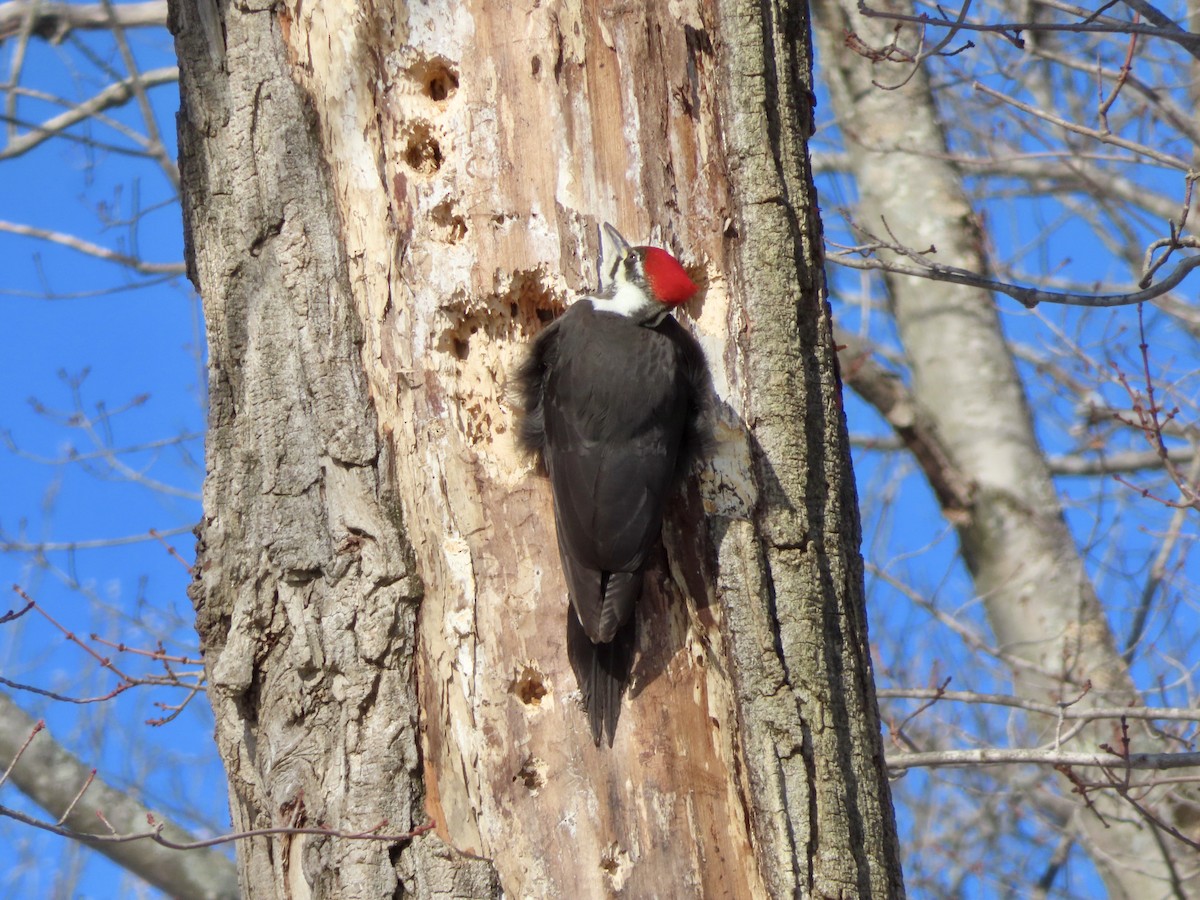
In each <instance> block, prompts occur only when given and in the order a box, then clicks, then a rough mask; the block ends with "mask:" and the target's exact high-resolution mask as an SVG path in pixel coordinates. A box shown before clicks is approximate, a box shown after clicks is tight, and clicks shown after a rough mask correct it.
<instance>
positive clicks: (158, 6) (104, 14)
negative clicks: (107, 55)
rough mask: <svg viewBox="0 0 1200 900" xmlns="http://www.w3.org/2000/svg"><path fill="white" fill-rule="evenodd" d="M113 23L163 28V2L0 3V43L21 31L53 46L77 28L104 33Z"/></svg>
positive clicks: (24, 0) (21, 0)
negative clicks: (109, 5)
mask: <svg viewBox="0 0 1200 900" xmlns="http://www.w3.org/2000/svg"><path fill="white" fill-rule="evenodd" d="M114 22H116V24H118V25H119V26H120V27H121V28H165V27H166V24H167V0H150V2H147V3H121V4H118V5H114V6H113V7H112V8H111V10H110V9H106V8H105V4H103V3H52V2H41V0H13V2H11V3H0V41H2V40H4V39H5V38H9V37H12V36H13V35H16V34H21V33H22V32H25V33H27V34H32V35H36V36H37V37H40V38H44V39H45V40H48V41H50V42H51V43H54V44H57V43H59V42H60V41H62V39H63V38H65V37H66V36H67V35H68V34H70V33H71V32H72V31H75V30H77V29H78V30H87V31H107V30H108V29H110V28H112V26H113V23H114Z"/></svg>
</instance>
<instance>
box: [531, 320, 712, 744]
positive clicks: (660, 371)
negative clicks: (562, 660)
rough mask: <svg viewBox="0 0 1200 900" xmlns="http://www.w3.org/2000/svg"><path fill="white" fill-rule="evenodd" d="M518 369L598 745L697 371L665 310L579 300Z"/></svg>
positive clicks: (698, 394) (616, 703) (681, 444)
mask: <svg viewBox="0 0 1200 900" xmlns="http://www.w3.org/2000/svg"><path fill="white" fill-rule="evenodd" d="M518 376H519V379H520V383H521V392H522V393H521V397H522V420H521V426H520V431H519V437H520V440H521V442H522V444H523V445H524V446H525V447H526V449H528V450H530V451H533V452H536V453H540V455H541V457H542V459H543V460H544V462H545V466H546V470H547V472H548V474H549V476H550V482H551V487H552V490H553V494H554V512H555V522H556V527H557V533H558V546H559V555H560V557H561V559H562V565H563V572H564V575H565V576H566V580H567V585H568V587H569V590H570V599H571V607H572V612H570V613H568V619H569V621H568V628H567V649H568V655H569V657H570V660H571V665H572V668H573V669H574V670H575V673H576V677H577V678H578V680H579V686H580V690H581V691H582V693H583V695H584V702H585V705H586V707H587V709H588V716H589V721H590V723H591V727H592V734H593V736H594V738H595V740H596V743H597V744H599V742H600V740H601V735H602V733H603V732H604V731H605V730H607V732H608V740H609V743H610V744H611V743H612V738H613V733H614V731H615V728H616V721H617V715H618V713H619V711H620V701H621V694H622V692H623V690H624V686H625V683H626V681H627V680H628V678H629V672H630V667H631V665H632V660H633V648H634V644H635V632H634V621H633V609H634V604H635V603H636V602H637V599H638V597H639V596H640V595H641V590H642V572H643V569H644V567H645V563H646V558H647V556H648V554H649V553H650V551H651V550H652V549H653V548H654V546H655V543H656V542H657V540H658V536H659V532H660V530H661V526H662V515H663V506H664V504H665V501H666V498H667V495H668V493H669V492H670V490H671V489H672V487H673V485H674V483H675V481H676V479H677V476H678V475H679V474H680V473H681V472H682V471H683V469H684V468H685V464H686V461H687V460H688V459H690V455H691V453H692V452H693V451H692V450H690V449H689V447H690V445H694V444H697V443H698V442H697V441H696V440H695V434H694V433H695V432H696V428H695V426H694V424H693V421H694V420H695V419H696V417H697V412H698V410H699V409H700V405H701V403H702V402H703V397H704V396H706V394H702V391H703V392H706V391H707V368H706V367H705V365H704V358H703V353H702V352H701V351H700V349H699V347H698V346H697V345H696V344H695V341H694V340H692V338H691V337H690V336H689V335H687V333H686V332H685V331H684V330H683V329H682V328H681V327H680V326H679V324H678V323H677V322H675V321H674V320H673V319H671V318H670V317H667V318H665V319H664V320H663V321H662V322H661V323H660V324H659V325H658V326H655V327H654V328H649V327H646V326H643V325H639V324H637V323H636V322H634V321H632V320H630V319H629V318H627V317H625V316H620V315H615V314H612V313H605V312H598V311H596V310H595V309H594V308H593V307H592V305H591V302H590V301H588V300H581V301H580V302H578V303H576V304H575V305H574V306H572V307H571V308H570V309H569V310H568V311H567V312H566V313H565V314H564V315H563V316H562V317H560V318H559V319H558V321H556V322H555V323H554V324H553V325H551V326H550V327H549V328H547V329H546V331H544V332H543V333H542V334H541V335H540V336H539V338H538V339H537V341H536V342H535V343H534V346H533V349H532V351H531V354H530V357H529V359H528V360H527V361H526V363H525V364H524V365H523V366H522V368H521V370H520V371H519V372H518Z"/></svg>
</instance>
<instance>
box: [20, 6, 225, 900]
mask: <svg viewBox="0 0 1200 900" xmlns="http://www.w3.org/2000/svg"><path fill="white" fill-rule="evenodd" d="M129 37H130V41H131V44H132V46H133V47H134V50H135V53H136V54H137V57H138V59H139V62H140V64H141V65H142V66H144V67H146V68H151V67H156V66H161V65H171V64H173V62H174V57H173V52H172V46H171V39H170V36H169V35H168V34H167V33H166V32H165V30H154V31H138V32H130V34H129ZM78 39H79V40H80V41H81V42H82V43H83V44H84V45H86V47H87V49H90V50H91V51H93V52H94V53H95V54H96V56H97V58H98V59H99V60H100V61H101V62H102V63H105V64H108V65H111V66H112V67H114V68H116V69H118V70H119V69H120V68H121V62H120V58H119V56H118V55H117V53H116V51H115V49H114V48H113V47H112V43H111V41H110V40H107V39H104V38H102V37H100V36H96V35H91V36H87V35H84V36H80V37H79V38H78ZM11 49H12V43H11V42H10V43H8V44H6V45H5V46H4V48H3V50H2V52H0V62H2V64H3V66H4V69H5V71H6V72H7V71H8V65H9V61H10V59H11V56H10V54H11ZM109 82H110V79H109V77H108V75H107V74H106V73H104V72H103V71H102V69H101V68H100V67H98V66H96V65H92V64H90V63H89V62H88V61H87V60H86V58H85V56H84V54H82V53H81V52H80V47H79V46H71V45H69V44H68V45H63V46H61V47H57V48H55V47H50V46H48V45H46V44H45V43H43V42H37V41H35V42H32V43H31V44H30V45H29V57H28V59H27V61H26V66H25V74H24V78H23V83H25V84H26V85H35V86H37V87H38V88H40V89H42V90H46V91H52V92H54V93H55V94H57V95H59V96H61V97H64V98H67V99H82V98H85V97H87V96H90V95H91V94H93V93H94V92H96V91H97V90H99V89H100V88H102V87H104V86H105V85H107V84H108V83H109ZM152 98H153V102H154V105H155V108H156V110H157V114H158V123H159V127H160V129H161V130H162V133H163V136H164V138H165V139H166V140H168V141H169V142H170V148H169V149H170V154H171V156H172V158H173V157H174V154H175V150H174V111H175V108H176V107H177V106H178V90H177V87H176V86H175V85H174V84H171V85H166V86H164V87H161V88H157V89H155V90H154V91H153V93H152ZM53 111H58V109H57V108H55V107H54V106H53V105H52V104H45V103H39V102H36V101H22V103H21V105H20V106H19V107H18V117H19V118H21V119H24V120H27V121H28V120H39V119H41V118H44V117H45V116H46V115H47V114H48V113H52V112H53ZM109 115H110V116H112V117H113V118H115V119H117V120H119V121H121V122H123V123H125V124H127V125H129V126H131V127H134V128H138V129H142V128H144V126H142V125H141V124H140V120H139V117H138V113H137V109H136V107H135V106H132V105H131V106H130V107H126V108H124V109H121V110H114V111H110V112H109ZM86 133H87V134H88V135H89V136H91V137H94V138H95V139H97V140H99V141H102V142H106V143H111V144H115V145H118V146H129V141H128V140H127V139H124V138H122V137H121V136H120V135H119V134H118V133H117V132H116V131H114V130H113V129H111V128H105V127H103V126H93V127H92V128H91V129H90V130H89V131H88V132H86ZM77 134H80V135H83V134H85V132H84V131H82V130H80V131H78V132H77ZM0 173H2V179H3V181H2V183H3V185H4V187H3V189H2V190H0V219H3V220H5V221H9V222H18V223H23V224H26V225H32V226H35V227H39V228H46V229H51V230H58V231H65V232H70V233H71V234H73V235H75V236H77V237H80V238H83V239H85V240H88V241H92V242H94V243H97V244H100V245H103V246H106V247H110V248H113V249H116V250H118V251H120V252H131V251H132V250H134V249H136V251H137V252H138V253H139V254H140V255H141V257H142V258H144V259H146V260H150V261H155V262H179V261H181V260H182V255H183V246H182V231H181V222H180V213H179V208H178V205H177V204H175V203H172V202H170V201H171V200H172V198H173V197H174V191H173V189H172V187H171V185H170V183H169V181H168V180H167V179H166V178H165V177H164V176H163V174H162V173H161V172H160V171H159V170H158V169H156V167H155V166H154V165H153V164H152V163H149V162H147V160H145V159H144V158H139V157H133V156H128V155H125V154H122V153H117V152H113V151H112V150H98V149H94V148H88V147H86V146H84V145H82V144H81V143H78V142H67V141H62V140H57V141H49V142H47V143H44V144H42V145H41V146H40V147H38V148H37V149H35V150H34V151H33V152H31V153H29V154H28V155H26V156H22V157H18V158H14V159H9V160H5V161H3V163H2V164H0ZM154 207H158V208H157V209H154ZM146 210H149V212H145V213H144V214H143V215H141V216H136V215H135V213H136V212H138V211H146ZM135 219H136V224H134V223H133V222H132V220H135ZM0 260H3V265H2V267H0V272H2V274H0V290H2V291H3V294H0V384H3V385H4V386H5V390H4V391H2V392H0V438H3V441H4V443H3V445H2V446H0V532H2V535H3V539H4V540H7V541H14V540H18V541H28V542H52V543H58V544H69V543H71V542H75V541H95V540H97V539H108V538H124V537H131V536H137V535H145V534H146V533H147V531H148V530H149V529H151V528H153V529H157V530H159V531H161V532H164V533H170V532H179V531H180V530H182V532H183V533H176V534H175V536H173V537H172V538H170V543H171V544H172V545H173V546H175V547H176V548H178V550H179V551H180V552H181V553H182V554H183V556H184V557H185V558H187V559H189V560H190V558H191V557H192V545H193V539H192V537H191V535H190V533H188V532H189V530H190V528H191V527H192V526H193V525H194V524H195V523H196V522H197V521H198V520H199V517H200V504H199V492H200V487H201V479H202V476H203V443H202V437H201V435H202V432H203V427H204V409H203V399H204V394H205V390H206V389H205V385H204V369H203V361H202V347H203V329H202V323H201V316H200V308H199V302H198V300H197V299H196V297H195V296H194V295H193V293H192V290H191V286H190V285H189V284H188V283H187V281H186V279H184V278H183V277H181V276H177V277H174V278H171V279H168V280H163V279H161V278H154V279H137V278H135V277H133V276H130V275H129V274H128V272H126V271H125V270H124V269H122V268H120V267H118V266H115V265H112V264H109V263H106V262H100V261H97V260H95V259H92V258H91V257H89V256H87V255H84V254H80V253H77V252H75V251H72V250H69V249H66V248H62V247H56V246H54V245H52V244H48V243H47V242H45V241H41V240H36V239H33V238H28V237H21V236H15V235H11V234H4V233H0ZM146 282H156V283H151V284H149V286H142V285H144V284H145V283H146ZM47 294H48V295H50V296H52V297H61V298H63V299H52V300H46V299H42V297H43V295H47ZM73 294H91V295H96V296H86V297H79V298H71V295H73ZM85 422H87V423H90V424H89V427H83V424H84V423H85ZM163 444H165V445H164V446H158V445H163ZM146 445H152V446H148V447H147V446H146ZM131 447H146V449H142V450H137V451H135V452H123V453H120V454H118V455H117V457H116V459H117V460H118V461H119V463H120V464H121V465H123V466H126V467H128V469H129V471H128V472H119V471H117V470H115V469H114V467H113V466H112V465H110V464H109V463H108V462H106V460H105V455H104V453H103V452H102V451H104V450H105V449H108V450H112V449H113V448H131ZM189 581H190V577H189V575H188V573H187V571H186V569H185V568H184V567H183V566H182V565H181V564H180V563H179V562H178V561H177V560H175V559H173V558H171V556H170V555H169V554H168V553H167V552H166V550H165V549H164V548H163V547H162V546H161V545H160V544H158V543H157V542H155V541H153V540H146V541H142V542H140V543H133V544H129V545H125V546H120V547H108V548H104V549H80V550H77V551H75V552H67V551H58V552H52V553H49V554H47V555H46V556H45V558H44V559H39V558H37V557H36V556H35V555H33V554H31V553H20V552H18V553H0V585H2V586H3V590H4V591H5V592H6V593H7V594H8V597H7V599H0V610H7V609H10V608H15V607H18V606H20V605H21V601H20V598H18V597H17V596H16V595H15V594H13V593H11V592H9V586H10V585H13V584H19V585H21V586H22V587H23V588H24V589H25V590H26V591H27V592H28V593H29V594H30V595H31V596H32V597H33V598H34V599H35V600H36V601H37V602H38V604H39V605H40V606H42V607H44V608H45V609H46V610H47V611H48V612H49V613H50V614H51V615H53V616H54V617H55V618H56V619H58V620H59V621H61V622H62V623H63V624H64V625H65V627H67V628H70V629H72V630H74V631H76V632H77V633H79V634H80V635H88V634H90V633H93V632H96V633H99V634H100V635H102V636H107V637H109V638H111V639H113V640H117V641H122V642H124V643H126V644H128V645H131V646H137V647H143V648H146V649H153V648H154V647H155V645H156V642H157V641H158V640H160V639H161V640H163V641H164V645H165V646H166V648H167V650H168V652H172V653H177V654H181V655H190V656H195V655H196V640H195V635H194V633H193V631H192V618H193V616H192V610H191V605H190V603H189V602H188V599H187V596H186V593H185V591H186V589H187V586H188V583H189ZM107 652H108V653H110V654H111V655H112V656H113V657H114V659H116V660H118V664H119V665H122V666H125V667H127V670H128V671H131V672H146V673H150V672H155V671H157V670H156V669H155V667H154V665H153V664H151V663H148V662H147V661H145V660H141V659H138V658H130V657H128V655H122V654H119V653H117V652H116V651H112V650H109V651H107ZM182 668H185V669H186V668H189V667H187V666H183V667H182ZM190 668H194V667H190ZM0 673H2V674H3V676H4V677H5V678H7V679H10V680H12V681H17V682H22V683H26V684H32V685H36V686H38V687H41V688H45V689H51V690H54V691H57V692H59V693H62V694H66V695H69V696H75V697H80V696H95V695H98V694H104V693H106V692H107V691H109V690H111V689H112V688H113V687H114V686H115V684H116V677H115V676H114V675H112V674H111V673H109V672H105V671H103V670H102V669H100V667H99V666H98V665H97V664H96V663H95V662H94V661H93V660H92V659H91V658H90V657H89V656H87V655H86V654H85V653H84V652H83V651H82V650H81V649H80V648H79V647H77V646H75V645H73V644H71V643H70V642H69V641H67V640H66V639H65V638H64V637H63V635H62V633H61V632H59V631H58V630H56V629H55V628H54V627H53V626H51V625H50V624H49V623H48V622H46V621H45V620H44V619H43V618H41V617H40V616H37V615H36V614H29V615H26V616H25V617H24V618H23V619H21V620H20V621H19V622H17V623H13V624H9V625H6V626H3V627H0ZM15 696H16V699H17V700H18V702H19V703H21V705H22V706H23V708H25V709H26V710H27V711H28V712H30V713H31V714H32V715H35V716H39V717H44V718H45V719H46V721H47V724H48V725H49V728H50V730H51V732H52V733H53V735H54V736H55V737H56V738H57V739H58V740H60V741H62V742H63V743H64V744H66V745H67V746H68V747H69V748H71V749H72V750H74V751H75V752H76V753H77V754H78V755H79V756H80V757H82V758H83V759H84V760H86V761H87V762H89V763H90V764H93V765H96V766H97V767H98V769H99V773H98V774H99V777H101V778H103V779H105V780H107V781H108V782H110V783H111V784H114V785H115V786H118V787H122V788H125V789H127V790H130V791H132V792H134V793H135V794H139V795H141V797H142V798H143V800H144V802H146V803H147V804H148V805H150V806H151V807H152V808H156V809H159V810H160V811H162V812H163V813H165V814H166V815H168V816H169V817H171V818H173V819H175V820H176V821H179V822H180V823H181V824H183V825H185V826H186V827H191V828H193V829H195V830H197V831H199V832H207V833H212V832H220V831H224V830H226V828H227V826H228V808H227V805H226V801H225V790H224V778H223V773H222V770H221V767H220V764H219V761H218V759H217V757H216V753H215V746H214V745H213V742H212V723H211V721H210V714H209V711H208V709H207V706H206V703H205V702H204V701H203V699H202V698H201V699H199V700H198V701H197V702H193V703H191V704H190V705H189V706H188V707H187V708H186V710H185V711H184V713H183V714H182V715H181V716H179V718H178V719H176V720H175V721H174V722H171V723H170V724H167V725H163V726H161V727H151V726H148V725H145V724H142V723H144V722H145V721H146V720H148V719H153V718H161V717H162V716H163V715H164V711H163V710H162V709H161V708H159V707H157V706H156V705H155V704H157V703H164V704H175V703H178V702H179V701H180V700H182V699H183V693H182V692H181V691H180V690H179V689H177V688H137V689H134V690H132V691H129V692H127V693H125V694H123V695H121V696H120V697H118V698H117V699H115V700H112V701H109V702H107V703H103V704H91V705H88V706H85V707H78V706H68V705H65V704H62V703H56V702H49V701H47V700H45V699H44V698H40V697H38V696H36V695H33V694H29V693H17V694H16V695H15ZM81 711H82V712H81ZM2 794H3V795H2V796H0V802H3V803H5V804H8V805H12V806H15V807H18V808H22V809H30V807H29V806H28V804H27V803H26V802H24V801H23V799H22V798H21V795H20V794H19V792H17V791H15V790H14V789H13V788H11V787H6V788H4V789H2ZM30 811H33V810H32V809H30ZM0 834H3V836H4V839H3V840H0V896H13V897H34V896H47V897H48V896H72V897H94V898H105V897H127V896H137V895H138V893H140V892H141V891H142V890H143V889H142V887H141V886H140V885H139V884H138V883H137V882H136V881H134V880H131V879H130V878H129V877H128V876H126V875H125V874H124V873H123V872H122V870H120V869H118V868H117V867H115V866H113V865H111V864H109V863H108V862H107V861H105V860H104V859H103V858H102V857H100V856H99V855H98V854H93V853H90V852H87V851H79V850H77V849H74V848H72V847H71V846H70V844H69V842H66V841H63V840H62V839H59V838H56V837H53V836H49V835H45V834H42V833H38V832H34V831H32V830H30V829H27V828H20V827H17V826H14V825H13V824H12V823H11V822H7V821H5V822H0ZM31 862H32V863H33V864H31Z"/></svg>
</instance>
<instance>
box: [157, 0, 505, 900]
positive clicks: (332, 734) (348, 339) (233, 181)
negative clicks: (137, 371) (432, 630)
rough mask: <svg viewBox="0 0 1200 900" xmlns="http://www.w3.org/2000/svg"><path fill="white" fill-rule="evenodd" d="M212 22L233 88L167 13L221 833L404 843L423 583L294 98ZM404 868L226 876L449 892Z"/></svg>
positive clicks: (249, 882)
mask: <svg viewBox="0 0 1200 900" xmlns="http://www.w3.org/2000/svg"><path fill="white" fill-rule="evenodd" d="M225 13H226V18H225V21H224V33H225V41H226V45H227V47H228V52H227V54H226V55H225V58H224V64H225V67H224V70H222V69H220V68H217V66H218V65H219V64H220V61H219V60H218V58H217V56H216V55H214V54H213V53H212V52H211V48H210V47H209V45H208V38H207V37H206V32H205V30H204V28H203V27H202V25H201V24H200V23H199V21H198V19H197V18H196V17H194V16H192V17H189V16H186V15H181V11H180V7H179V5H177V4H172V16H171V25H172V30H173V31H174V32H175V35H176V47H177V51H178V55H179V60H180V94H181V104H180V113H179V117H178V128H179V146H180V159H181V171H182V173H183V183H184V192H183V205H184V220H185V232H186V255H187V261H188V267H189V275H190V277H191V278H192V281H193V283H194V284H195V285H196V288H197V290H198V291H199V292H200V293H201V295H202V297H203V299H204V311H205V318H206V322H207V327H208V342H209V343H208V349H209V404H210V409H209V433H208V445H207V469H208V476H207V478H206V481H205V487H204V509H205V515H204V519H203V522H202V524H201V526H200V528H199V529H198V534H199V542H198V546H197V563H196V577H195V583H194V584H193V586H192V589H191V596H192V600H193V603H194V604H195V606H196V611H197V629H198V631H199V633H200V637H201V642H202V645H203V649H204V654H205V666H206V670H207V673H208V677H209V691H208V693H209V699H210V701H211V702H212V706H213V710H214V713H215V717H216V732H217V743H218V747H219V749H220V752H221V756H222V759H223V760H224V762H225V766H226V770H227V774H228V776H229V791H230V805H231V808H232V814H233V821H234V827H235V829H238V830H249V829H255V828H268V827H281V826H282V827H286V826H305V827H314V826H315V827H329V828H331V829H336V830H344V831H350V832H357V831H365V830H370V829H373V828H377V827H379V826H381V824H382V825H383V826H384V827H385V828H386V830H387V831H388V832H390V833H399V832H404V831H407V830H409V829H411V828H412V827H414V826H416V825H421V824H423V823H424V822H425V819H426V816H425V813H424V808H423V802H424V795H423V789H422V776H421V760H420V755H419V752H418V747H417V723H418V711H417V703H416V693H415V688H414V683H413V650H414V646H415V639H414V635H415V621H416V609H417V603H418V601H419V599H420V596H421V584H420V580H419V579H418V577H417V575H416V573H415V571H414V566H413V561H412V554H411V550H410V548H409V546H408V544H407V540H406V537H405V531H404V525H403V523H402V522H401V520H400V515H399V511H398V510H399V505H398V502H397V499H396V497H395V492H394V488H393V484H392V474H393V468H392V464H391V456H390V452H389V449H388V446H387V445H386V443H381V442H380V441H379V439H378V437H377V435H376V417H375V414H374V410H373V407H372V403H371V399H370V396H369V392H368V390H367V386H366V379H365V375H364V373H363V366H362V359H361V343H362V338H361V328H360V324H359V320H358V318H357V316H356V314H355V312H354V307H353V304H352V302H351V291H350V285H349V277H348V274H347V269H346V266H345V251H344V248H343V247H342V245H341V239H340V233H339V219H338V211H337V206H336V204H335V203H334V201H333V198H332V195H331V190H330V185H329V181H328V170H327V169H326V167H325V165H324V163H323V161H322V153H321V147H320V144H319V141H318V140H317V138H316V134H317V129H316V127H315V124H314V119H313V117H312V115H311V107H310V105H309V101H308V99H307V98H306V97H305V96H304V94H303V92H302V91H301V90H300V89H299V88H298V87H297V85H296V84H295V83H294V82H293V80H292V78H291V74H290V66H289V63H288V60H287V58H286V52H285V50H284V45H283V40H282V35H281V33H280V26H281V20H280V18H279V17H278V16H277V15H276V13H275V12H274V11H273V10H270V9H263V10H255V9H248V8H246V7H244V6H240V5H237V4H231V5H229V6H228V7H226V8H225ZM436 842H437V839H436V838H433V837H426V838H421V839H418V843H420V844H422V845H425V844H436ZM413 852H425V851H416V850H414V848H413V846H412V842H405V843H404V844H401V845H393V844H389V843H386V842H381V841H374V840H356V839H348V838H333V837H328V838H327V837H322V836H317V837H313V836H303V835H281V836H272V837H263V838H254V839H250V840H245V841H240V842H239V845H238V860H239V868H240V874H241V884H242V890H243V894H244V896H246V897H249V898H259V897H262V898H268V897H270V898H274V897H294V896H317V897H339V898H343V897H345V898H349V897H382V896H393V895H395V894H402V895H409V894H411V895H413V896H418V897H420V896H444V893H443V892H442V890H441V888H440V887H439V885H442V884H444V883H446V881H447V878H448V880H449V883H457V882H455V876H454V875H453V873H451V874H450V875H448V876H447V877H446V878H437V877H433V876H432V875H429V876H425V875H421V874H420V873H422V872H425V871H427V870H428V871H432V869H430V867H428V866H421V865H418V864H415V863H405V861H404V859H405V855H406V854H407V853H413ZM435 855H436V854H435ZM453 856H454V854H452V853H451V852H450V851H446V852H445V853H443V854H442V857H443V858H444V859H448V858H450V857H453ZM479 865H480V863H479V861H477V860H465V861H463V867H464V869H471V870H478V868H479ZM443 868H445V867H443ZM450 869H451V870H453V869H454V864H453V862H451V863H450ZM467 881H471V882H479V881H482V883H483V884H484V886H485V887H486V885H487V883H488V879H487V877H486V876H485V877H484V878H482V879H478V878H468V879H467ZM491 884H492V888H491V889H490V890H485V891H484V892H483V893H481V894H478V895H479V896H494V895H495V885H494V880H493V881H492V882H491Z"/></svg>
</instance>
